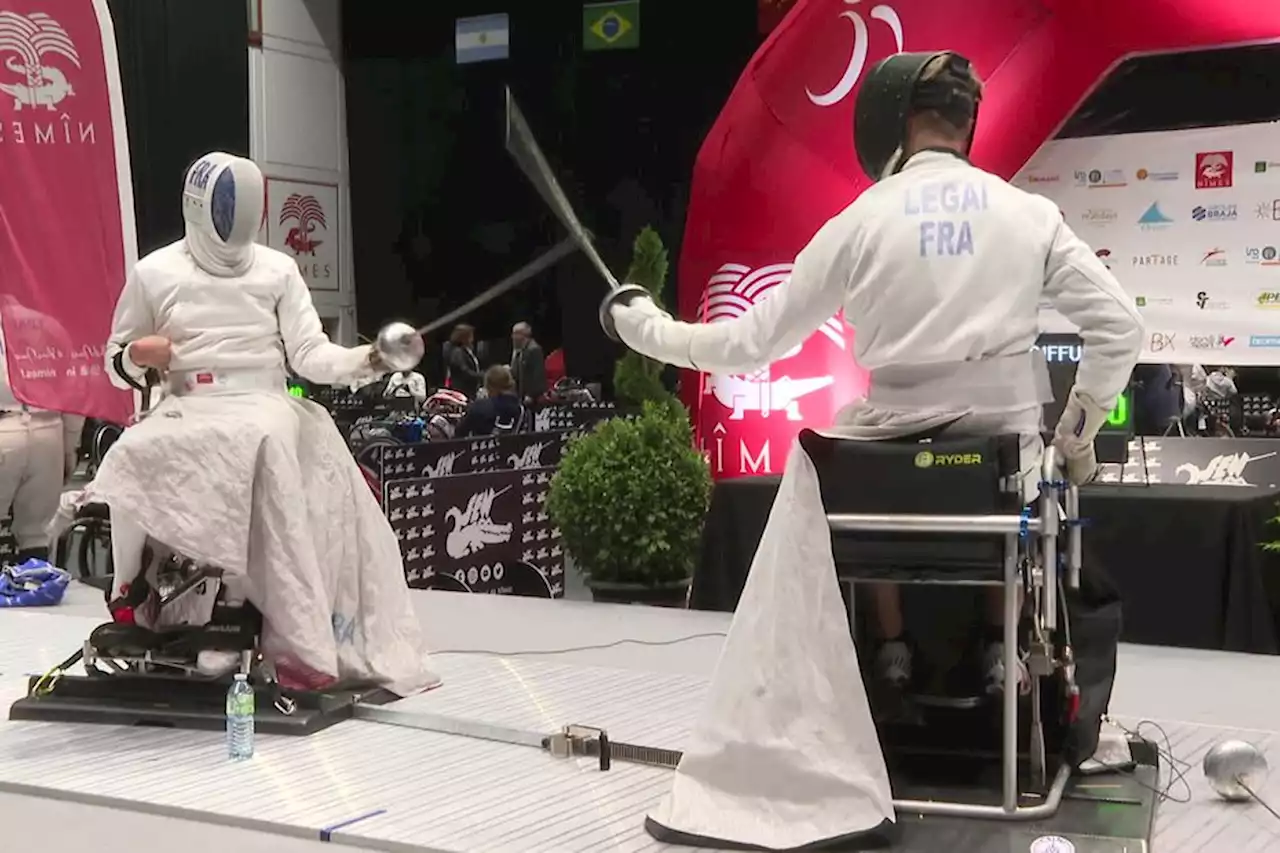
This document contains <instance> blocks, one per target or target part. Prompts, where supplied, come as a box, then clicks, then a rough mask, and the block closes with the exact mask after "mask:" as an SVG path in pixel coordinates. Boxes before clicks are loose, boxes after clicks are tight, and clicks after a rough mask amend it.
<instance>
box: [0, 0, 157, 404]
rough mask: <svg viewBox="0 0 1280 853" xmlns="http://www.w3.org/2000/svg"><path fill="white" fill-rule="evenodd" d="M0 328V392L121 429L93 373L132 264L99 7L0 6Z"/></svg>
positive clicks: (114, 90)
mask: <svg viewBox="0 0 1280 853" xmlns="http://www.w3.org/2000/svg"><path fill="white" fill-rule="evenodd" d="M0 162H3V164H4V166H3V178H0V293H2V294H3V299H2V300H0V320H2V321H3V329H4V344H5V347H4V351H5V357H6V362H7V366H8V370H9V381H10V385H11V386H12V388H13V392H14V394H15V396H17V397H18V399H19V400H21V401H23V402H25V403H28V404H30V405H33V406H39V407H40V408H46V409H54V410H57V411H62V412H71V413H75V414H81V415H87V416H90V417H97V418H104V419H107V420H113V421H117V422H124V421H125V420H126V419H127V418H128V417H129V415H130V414H131V413H132V411H133V400H132V397H131V395H129V394H126V393H123V392H121V391H118V390H116V389H115V388H114V387H112V386H111V385H110V383H109V380H108V379H107V377H106V375H105V371H104V369H103V348H104V345H105V343H106V340H107V336H108V334H109V332H110V328H111V314H112V311H113V309H114V308H115V302H116V298H117V297H118V296H119V294H120V289H121V287H122V286H123V284H124V277H125V272H126V270H127V269H128V268H129V267H131V266H132V265H133V263H134V261H135V260H136V259H137V235H136V230H135V225H134V216H133V190H132V185H131V182H130V174H129V145H128V137H127V135H126V133H125V124H124V100H123V97H122V94H121V89H120V73H119V64H118V61H117V57H116V49H115V35H114V32H113V29H112V25H111V16H110V13H109V12H108V10H107V1H106V0H0Z"/></svg>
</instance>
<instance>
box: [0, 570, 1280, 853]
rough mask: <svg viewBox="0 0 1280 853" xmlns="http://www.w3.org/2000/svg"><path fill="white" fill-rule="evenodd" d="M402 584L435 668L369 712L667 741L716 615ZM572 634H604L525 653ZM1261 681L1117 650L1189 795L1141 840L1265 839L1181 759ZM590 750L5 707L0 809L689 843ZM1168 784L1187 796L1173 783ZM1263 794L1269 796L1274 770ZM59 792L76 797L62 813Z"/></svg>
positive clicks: (637, 777)
mask: <svg viewBox="0 0 1280 853" xmlns="http://www.w3.org/2000/svg"><path fill="white" fill-rule="evenodd" d="M73 593H74V594H72V595H70V596H69V597H68V602H67V603H65V604H64V605H63V606H62V607H60V608H57V609H54V610H49V611H40V612H23V611H0V703H3V705H4V706H5V707H7V706H8V704H9V703H10V702H12V701H13V700H14V699H16V698H18V696H20V695H21V694H22V692H23V690H24V682H25V675H26V674H28V673H36V672H43V671H44V670H46V669H48V668H49V667H51V666H53V665H55V664H57V663H58V662H59V661H61V660H62V659H64V658H66V657H67V656H68V655H69V654H70V653H71V652H72V651H74V649H75V648H76V647H77V646H78V645H79V644H80V643H81V642H83V640H84V638H85V637H86V636H87V634H88V632H89V630H90V629H91V628H92V627H94V626H95V625H96V624H98V623H99V622H100V621H102V618H103V616H104V608H103V607H102V605H101V597H100V594H98V593H96V592H94V591H92V590H88V589H83V588H77V589H75V590H74V591H73ZM414 595H415V601H416V604H417V607H418V611H419V615H420V617H421V619H422V622H423V625H424V626H425V629H426V632H427V636H428V638H429V640H430V642H431V644H432V647H433V648H435V649H440V650H442V652H443V653H440V654H437V655H436V658H435V665H436V667H437V669H438V670H439V671H440V672H441V674H442V675H443V676H444V679H445V683H444V685H443V686H442V687H441V688H439V689H437V690H435V691H432V692H431V693H428V694H425V695H422V696H418V697H414V698H412V699H408V700H405V701H403V702H399V703H396V704H395V705H392V706H389V708H388V710H389V711H391V712H393V713H396V714H403V715H405V717H406V719H412V718H414V717H418V716H420V715H423V714H432V715H436V716H438V717H450V718H466V719H469V720H473V721H477V720H478V721H483V722H486V723H490V724H493V725H501V726H505V727H510V728H519V729H531V730H538V731H542V730H545V731H547V732H550V731H553V730H556V729H558V728H559V727H561V726H562V725H564V724H567V723H582V724H585V725H597V726H601V727H603V728H607V729H608V730H609V733H610V735H611V736H612V737H615V738H617V739H620V740H626V741H630V742H633V743H641V744H644V745H647V746H655V747H667V748H673V749H679V748H680V747H681V746H683V743H684V738H685V736H686V734H687V731H688V728H689V726H690V725H691V723H692V721H693V717H694V715H696V714H697V712H698V710H699V708H700V704H701V696H702V693H703V691H704V689H705V680H706V677H707V675H708V674H709V673H710V671H711V668H712V667H713V666H714V663H715V659H716V654H717V651H718V649H719V645H720V635H722V634H723V632H724V631H725V630H726V629H727V627H728V624H729V616H728V615H727V614H714V613H696V612H686V611H672V610H662V609H656V608H644V607H622V606H611V605H596V604H591V603H587V602H567V601H544V600H536V599H517V598H506V597H498V596H482V595H474V596H468V595H461V594H454V593H431V592H416V593H414ZM690 637H692V639H682V638H690ZM628 640H639V641H642V642H644V643H651V644H653V643H657V644H662V645H642V644H640V643H634V642H625V641H628ZM611 644H613V645H611ZM583 646H597V647H599V646H607V648H591V649H580V650H577V651H571V652H567V653H563V654H538V653H537V652H538V650H543V651H551V650H559V649H567V648H571V647H583ZM480 651H497V652H517V653H518V654H514V655H511V656H508V657H497V656H494V655H487V654H476V653H475V652H480ZM1278 699H1280V658H1270V657H1257V656H1249V655H1233V654H1226V653H1209V652H1195V651H1187V650H1178V649H1155V648H1146V647H1122V649H1121V655H1120V675H1119V678H1118V680H1117V684H1116V691H1115V696H1114V698H1113V702H1112V713H1113V714H1114V715H1115V716H1116V717H1117V718H1119V719H1120V720H1121V721H1122V722H1124V723H1125V724H1126V725H1130V726H1133V725H1136V724H1137V723H1138V722H1139V721H1141V720H1152V721H1157V722H1159V724H1160V725H1161V726H1162V727H1163V728H1164V729H1165V730H1166V731H1167V732H1168V735H1169V738H1170V741H1171V747H1172V751H1173V754H1174V756H1175V757H1176V758H1177V759H1179V760H1180V761H1182V762H1187V763H1188V764H1190V765H1191V766H1190V768H1189V769H1188V770H1187V774H1186V779H1187V783H1188V785H1189V787H1190V799H1191V802H1190V803H1187V804H1180V803H1176V802H1166V803H1164V804H1163V805H1162V806H1161V807H1160V810H1159V813H1158V819H1157V834H1156V842H1155V845H1154V850H1155V851H1157V853H1218V851H1221V853H1259V851H1269V850H1277V851H1280V820H1276V819H1275V818H1273V817H1272V816H1271V815H1269V814H1267V813H1266V812H1265V811H1264V810H1263V809H1262V808H1260V807H1257V806H1253V805H1245V806H1230V805H1227V804H1225V803H1221V802H1219V801H1217V800H1216V799H1215V798H1214V797H1213V796H1212V794H1211V792H1210V791H1209V789H1208V787H1207V786H1206V785H1205V783H1204V781H1203V779H1202V777H1201V774H1200V770H1199V761H1200V759H1201V757H1202V756H1203V753H1204V751H1205V750H1206V749H1208V748H1209V747H1210V746H1212V745H1213V744H1214V743H1217V742H1219V741H1220V740H1223V739H1227V738H1242V739H1245V740H1249V741H1251V742H1253V743H1256V744H1258V745H1259V746H1261V747H1262V748H1264V749H1265V750H1267V751H1268V753H1269V755H1270V757H1271V759H1272V761H1273V762H1280V736H1278V735H1277V734H1276V730H1277V729H1280V724H1278V723H1277V717H1276V713H1277V712H1276V708H1277V700H1278ZM1143 733H1144V734H1146V735H1148V736H1155V735H1156V732H1155V730H1154V729H1150V728H1144V729H1143ZM593 768H594V765H593V762H589V761H584V762H565V761H558V760H555V759H552V758H550V757H548V756H547V755H545V754H544V753H541V752H540V751H538V750H533V749H528V748H523V747H518V746H510V745H506V744H498V743H489V742H484V741H477V740H473V739H467V738H459V737H452V736H448V735H442V734H436V733H430V732H424V731H415V730H413V729H409V728H403V727H400V726H394V725H385V724H379V723H375V722H368V721H352V722H348V723H344V724H341V725H339V726H336V727H334V728H333V729H330V730H328V731H326V732H322V733H320V734H317V735H314V736H312V737H309V738H304V739H295V738H283V737H277V738H267V737H260V738H259V746H258V756H257V758H256V759H255V760H254V761H253V762H250V763H247V764H232V763H230V762H228V761H227V759H226V753H225V746H224V742H223V737H222V736H221V735H220V734H218V733H204V732H187V731H173V730H161V729H132V728H113V727H101V726H69V725H55V724H49V723H16V722H8V721H4V722H0V815H3V816H4V817H6V818H8V820H7V825H8V826H10V827H24V826H27V827H32V828H33V829H32V837H33V838H39V839H40V840H41V841H42V842H43V844H42V846H43V847H45V849H48V850H51V851H52V853H60V851H73V850H74V851H83V850H94V851H110V852H111V853H115V851H116V850H119V851H121V853H124V851H128V853H151V851H162V850H163V851H166V853H167V851H171V850H173V849H176V848H177V847H178V845H181V847H182V849H183V850H184V851H186V853H197V851H199V853H203V851H205V850H208V851H213V850H220V851H221V850H227V849H234V850H236V851H238V853H258V851H259V850H261V851H263V853H266V851H272V853H276V851H279V853H294V851H307V850H311V849H320V839H321V838H322V837H324V838H327V839H328V840H329V841H330V842H331V843H334V844H340V845H342V846H343V847H344V848H345V849H348V850H357V851H374V850H378V851H433V853H434V851H439V853H453V851H460V852H461V851H466V853H480V851H486V852H487V851H492V853H498V852H499V851H502V853H536V851H546V853H551V851H555V853H571V851H602V853H603V851H613V853H641V851H657V850H663V849H672V850H675V849H688V848H666V847H665V846H664V845H659V844H657V843H656V842H654V841H652V839H650V838H649V837H648V835H646V834H645V832H644V828H643V825H642V824H643V816H644V814H645V812H646V811H648V810H649V809H650V808H651V807H652V806H653V805H655V804H656V802H657V800H658V799H659V798H660V797H661V796H662V795H663V794H664V793H665V792H666V790H667V788H668V786H669V784H670V771H666V770H661V769H656V768H648V767H640V766H636V765H626V764H622V763H619V764H615V765H614V769H613V770H611V771H609V772H608V773H600V772H599V771H598V770H596V769H593ZM1170 794H1171V795H1172V796H1173V797H1175V798H1178V799H1186V797H1187V791H1186V789H1185V788H1184V787H1183V786H1181V785H1174V786H1173V788H1172V790H1171V791H1170ZM28 796H34V797H39V798H41V799H40V800H38V801H33V800H30V799H27V798H26V797H28ZM1263 796H1264V798H1266V799H1268V801H1270V802H1273V803H1280V779H1274V780H1272V781H1270V782H1269V783H1268V784H1267V786H1266V787H1265V788H1264V791H1263ZM50 800H55V801H56V800H61V801H64V802H49V801H50ZM66 801H70V802H73V803H76V804H78V805H77V807H76V809H75V811H74V815H75V818H74V819H73V820H67V819H66V817H67V815H68V812H67V805H66ZM104 807H106V808H104ZM197 821H198V822H197ZM35 827H38V830H37V829H35ZM19 831H20V832H22V831H21V830H19ZM37 832H38V835H37V834H36V833H37ZM23 834H25V832H23ZM954 853H962V851H954ZM1132 853H1137V851H1132Z"/></svg>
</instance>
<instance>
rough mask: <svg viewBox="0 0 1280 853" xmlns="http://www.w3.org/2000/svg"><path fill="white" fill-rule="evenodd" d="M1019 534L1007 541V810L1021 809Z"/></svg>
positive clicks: (1004, 751)
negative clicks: (1019, 801) (1019, 765)
mask: <svg viewBox="0 0 1280 853" xmlns="http://www.w3.org/2000/svg"><path fill="white" fill-rule="evenodd" d="M1018 593H1019V584H1018V537H1017V535H1014V534H1011V535H1009V536H1007V537H1005V545H1004V697H1003V698H1004V714H1003V718H1004V719H1003V721H1002V722H1003V731H1002V735H1003V737H1002V738H1001V741H1002V744H1001V759H1002V770H1003V774H1002V775H1003V777H1004V778H1003V780H1002V783H1001V787H1002V789H1003V793H1004V797H1003V801H1002V803H1001V805H1002V806H1003V807H1004V810H1005V812H1007V813H1013V812H1016V811H1017V810H1018V616H1019V612H1018V610H1019V608H1018Z"/></svg>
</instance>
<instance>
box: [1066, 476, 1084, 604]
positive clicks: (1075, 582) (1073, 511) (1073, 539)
mask: <svg viewBox="0 0 1280 853" xmlns="http://www.w3.org/2000/svg"><path fill="white" fill-rule="evenodd" d="M1067 521H1068V522H1070V524H1071V527H1070V528H1068V530H1067V588H1068V589H1079V588H1080V561H1081V560H1082V559H1083V556H1082V553H1081V550H1080V548H1081V544H1080V538H1081V533H1080V489H1079V488H1077V487H1076V486H1067Z"/></svg>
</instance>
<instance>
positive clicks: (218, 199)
mask: <svg viewBox="0 0 1280 853" xmlns="http://www.w3.org/2000/svg"><path fill="white" fill-rule="evenodd" d="M265 204H266V194H265V190H264V184H263V178H262V172H261V171H260V170H259V169H258V167H257V165H256V164H255V163H254V162H253V161H252V160H246V159H245V158H243V157H236V156H233V155H231V154H224V153H222V152H220V151H215V152H213V153H211V154H206V155H204V156H203V157H201V158H200V159H199V160H196V162H195V163H193V164H192V165H191V168H190V169H188V170H187V177H186V180H185V181H184V182H183V185H182V218H183V219H184V220H186V223H187V234H186V243H187V249H188V250H189V251H190V252H191V256H192V257H193V258H195V261H196V264H198V265H199V266H200V268H201V269H203V270H204V271H205V272H207V273H209V274H210V275H216V276H224V277H229V276H237V275H244V274H245V273H246V272H248V271H249V267H251V266H252V265H253V243H254V238H256V237H257V236H258V229H259V228H260V227H261V225H262V215H263V208H264V206H265Z"/></svg>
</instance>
